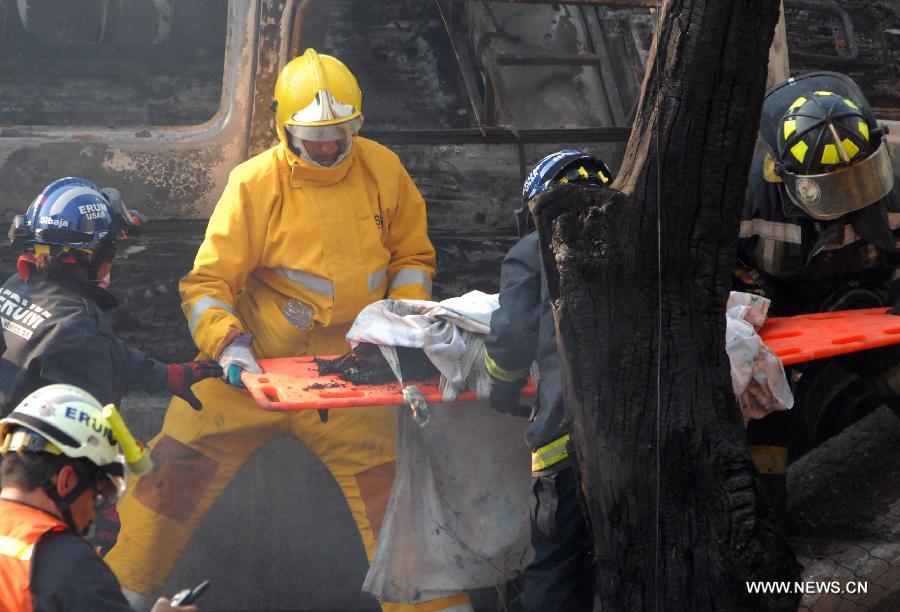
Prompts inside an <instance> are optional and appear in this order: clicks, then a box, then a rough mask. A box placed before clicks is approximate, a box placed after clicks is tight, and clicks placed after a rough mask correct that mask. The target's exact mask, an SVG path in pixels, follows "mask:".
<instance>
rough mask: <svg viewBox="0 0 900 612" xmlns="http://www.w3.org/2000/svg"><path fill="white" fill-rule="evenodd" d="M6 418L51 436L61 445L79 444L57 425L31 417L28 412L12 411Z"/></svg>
mask: <svg viewBox="0 0 900 612" xmlns="http://www.w3.org/2000/svg"><path fill="white" fill-rule="evenodd" d="M7 418H8V419H12V420H14V421H15V422H17V423H18V424H21V425H23V426H24V427H27V428H29V429H31V430H33V431H36V432H38V433H40V434H42V435H44V436H46V437H48V438H53V439H54V440H56V441H57V442H59V443H60V444H62V445H63V446H71V447H72V448H78V447H80V446H81V443H80V442H79V441H78V440H76V439H75V438H73V437H72V436H70V435H69V434H67V433H66V432H64V431H63V430H61V429H59V428H58V427H54V426H53V425H51V424H50V423H47V422H46V421H42V420H41V419H38V418H37V417H33V416H31V415H30V414H23V413H21V412H16V411H13V412H12V413H11V414H10V415H9V416H8V417H7Z"/></svg>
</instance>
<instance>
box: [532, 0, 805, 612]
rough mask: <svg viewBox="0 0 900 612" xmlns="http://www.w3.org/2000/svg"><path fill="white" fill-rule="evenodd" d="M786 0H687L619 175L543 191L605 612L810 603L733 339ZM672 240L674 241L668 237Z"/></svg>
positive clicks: (658, 45) (657, 62) (666, 12)
mask: <svg viewBox="0 0 900 612" xmlns="http://www.w3.org/2000/svg"><path fill="white" fill-rule="evenodd" d="M778 8H779V1H778V0H693V1H692V0H671V1H669V2H666V4H665V5H664V7H663V9H662V12H661V15H660V19H661V22H660V27H658V28H657V38H656V41H655V43H654V50H653V52H652V53H651V59H650V61H649V63H648V68H647V76H646V77H645V80H644V86H643V91H642V98H641V105H640V111H639V113H638V116H637V118H636V119H635V123H634V127H633V131H632V134H631V139H630V141H629V143H628V148H627V150H626V153H625V159H624V160H623V167H622V169H621V170H620V172H619V174H618V177H617V178H616V180H615V182H614V183H613V185H612V188H611V189H604V190H600V189H596V188H584V187H573V186H569V185H565V186H562V187H560V188H558V189H556V190H552V191H550V192H547V193H546V194H544V197H543V198H541V199H540V200H538V201H537V202H536V203H535V204H534V205H533V211H534V213H535V215H536V218H537V220H538V229H539V232H540V236H541V241H542V245H543V246H542V249H543V253H542V256H543V262H544V267H545V270H546V273H547V279H548V285H549V288H550V294H551V299H553V301H554V306H555V309H556V315H557V325H558V331H559V335H558V338H559V343H560V352H561V354H562V355H563V365H564V368H563V370H564V376H565V386H566V398H567V405H568V410H569V417H570V419H571V421H572V425H573V434H574V437H575V439H576V451H577V456H578V460H579V464H580V469H581V473H582V480H583V483H584V487H585V491H586V496H587V503H588V509H589V513H590V517H591V521H592V524H593V526H594V529H593V539H594V549H595V552H596V555H597V562H598V566H597V567H598V570H597V571H598V578H599V580H598V586H597V589H598V596H599V599H598V601H599V602H600V606H601V608H602V609H604V610H654V609H655V610H712V609H718V610H735V609H748V610H761V609H793V608H796V606H797V602H798V596H795V595H751V594H750V593H748V588H747V586H746V581H756V580H778V581H793V580H798V579H799V570H800V566H799V564H798V563H797V561H796V559H795V557H794V555H793V553H792V552H791V551H790V549H789V548H788V547H787V545H786V543H785V542H784V539H783V537H782V535H781V534H780V532H779V530H778V528H777V527H776V521H775V517H774V516H773V515H772V512H771V510H770V509H769V508H768V506H767V505H766V504H765V503H764V502H763V501H762V500H761V498H760V494H759V488H758V485H757V483H756V480H755V477H754V475H755V468H754V465H753V463H752V460H751V458H750V454H749V450H748V447H747V443H746V436H745V433H744V428H743V425H742V423H741V418H740V414H739V410H738V408H737V405H736V402H735V398H734V395H733V394H732V391H731V384H730V378H729V367H728V358H727V356H726V354H725V348H724V338H725V304H726V300H727V296H728V291H729V288H730V276H731V269H732V266H733V262H734V259H735V251H736V238H737V229H738V219H739V213H740V208H741V202H742V198H743V194H744V188H745V187H746V183H747V173H748V170H749V166H750V161H751V157H752V154H753V148H754V143H755V139H756V130H757V125H758V118H759V112H760V107H761V104H762V97H763V93H764V86H765V82H766V61H767V55H768V49H769V46H770V44H771V42H772V37H773V32H774V27H775V23H776V21H777V20H778ZM657 245H659V246H657Z"/></svg>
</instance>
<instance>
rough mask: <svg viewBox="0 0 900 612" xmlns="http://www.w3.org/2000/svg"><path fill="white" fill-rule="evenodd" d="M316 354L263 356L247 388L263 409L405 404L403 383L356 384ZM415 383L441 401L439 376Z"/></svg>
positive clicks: (464, 396) (245, 376)
mask: <svg viewBox="0 0 900 612" xmlns="http://www.w3.org/2000/svg"><path fill="white" fill-rule="evenodd" d="M336 358H337V356H333V357H319V359H329V360H330V359H336ZM315 359H316V357H285V358H281V359H260V360H259V365H260V367H262V369H263V373H262V374H250V373H248V372H244V373H242V374H241V380H242V381H243V383H244V385H246V387H247V390H248V391H250V394H251V395H252V396H253V399H254V400H256V403H257V404H259V406H260V407H261V408H262V409H263V410H272V411H288V410H315V409H319V410H321V409H329V410H330V409H332V408H356V407H359V406H402V405H403V404H404V401H403V393H402V390H401V387H400V383H398V382H392V383H388V384H383V385H354V384H353V383H350V382H347V381H345V380H342V379H341V378H340V377H339V376H338V375H337V374H319V366H318V365H317V364H316V362H315ZM404 383H405V384H406V385H407V386H409V385H415V386H416V387H418V389H419V391H421V393H422V395H424V396H425V401H426V402H429V403H432V402H434V403H438V402H440V401H442V400H441V390H440V388H439V386H438V379H437V378H433V379H431V380H425V381H418V380H409V381H404ZM534 392H535V387H534V384H533V383H532V381H531V380H529V381H528V384H527V385H526V386H525V388H524V389H523V390H522V395H523V396H532V395H534ZM474 399H476V397H475V392H474V391H463V392H461V393H460V394H459V395H458V396H457V398H456V400H455V401H461V402H462V401H470V400H474Z"/></svg>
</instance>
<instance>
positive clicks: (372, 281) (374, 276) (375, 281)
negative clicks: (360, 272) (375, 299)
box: [369, 268, 387, 293]
mask: <svg viewBox="0 0 900 612" xmlns="http://www.w3.org/2000/svg"><path fill="white" fill-rule="evenodd" d="M385 279H387V268H382V269H381V270H378V271H377V272H372V273H371V274H369V293H372V292H373V291H375V290H376V289H378V288H379V287H381V286H382V285H383V284H384V281H385Z"/></svg>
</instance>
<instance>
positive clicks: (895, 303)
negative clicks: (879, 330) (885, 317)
mask: <svg viewBox="0 0 900 612" xmlns="http://www.w3.org/2000/svg"><path fill="white" fill-rule="evenodd" d="M895 274H896V272H895ZM888 306H890V307H891V309H890V310H888V311H887V313H888V314H892V315H900V278H898V279H895V280H893V281H891V286H890V287H889V288H888Z"/></svg>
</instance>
